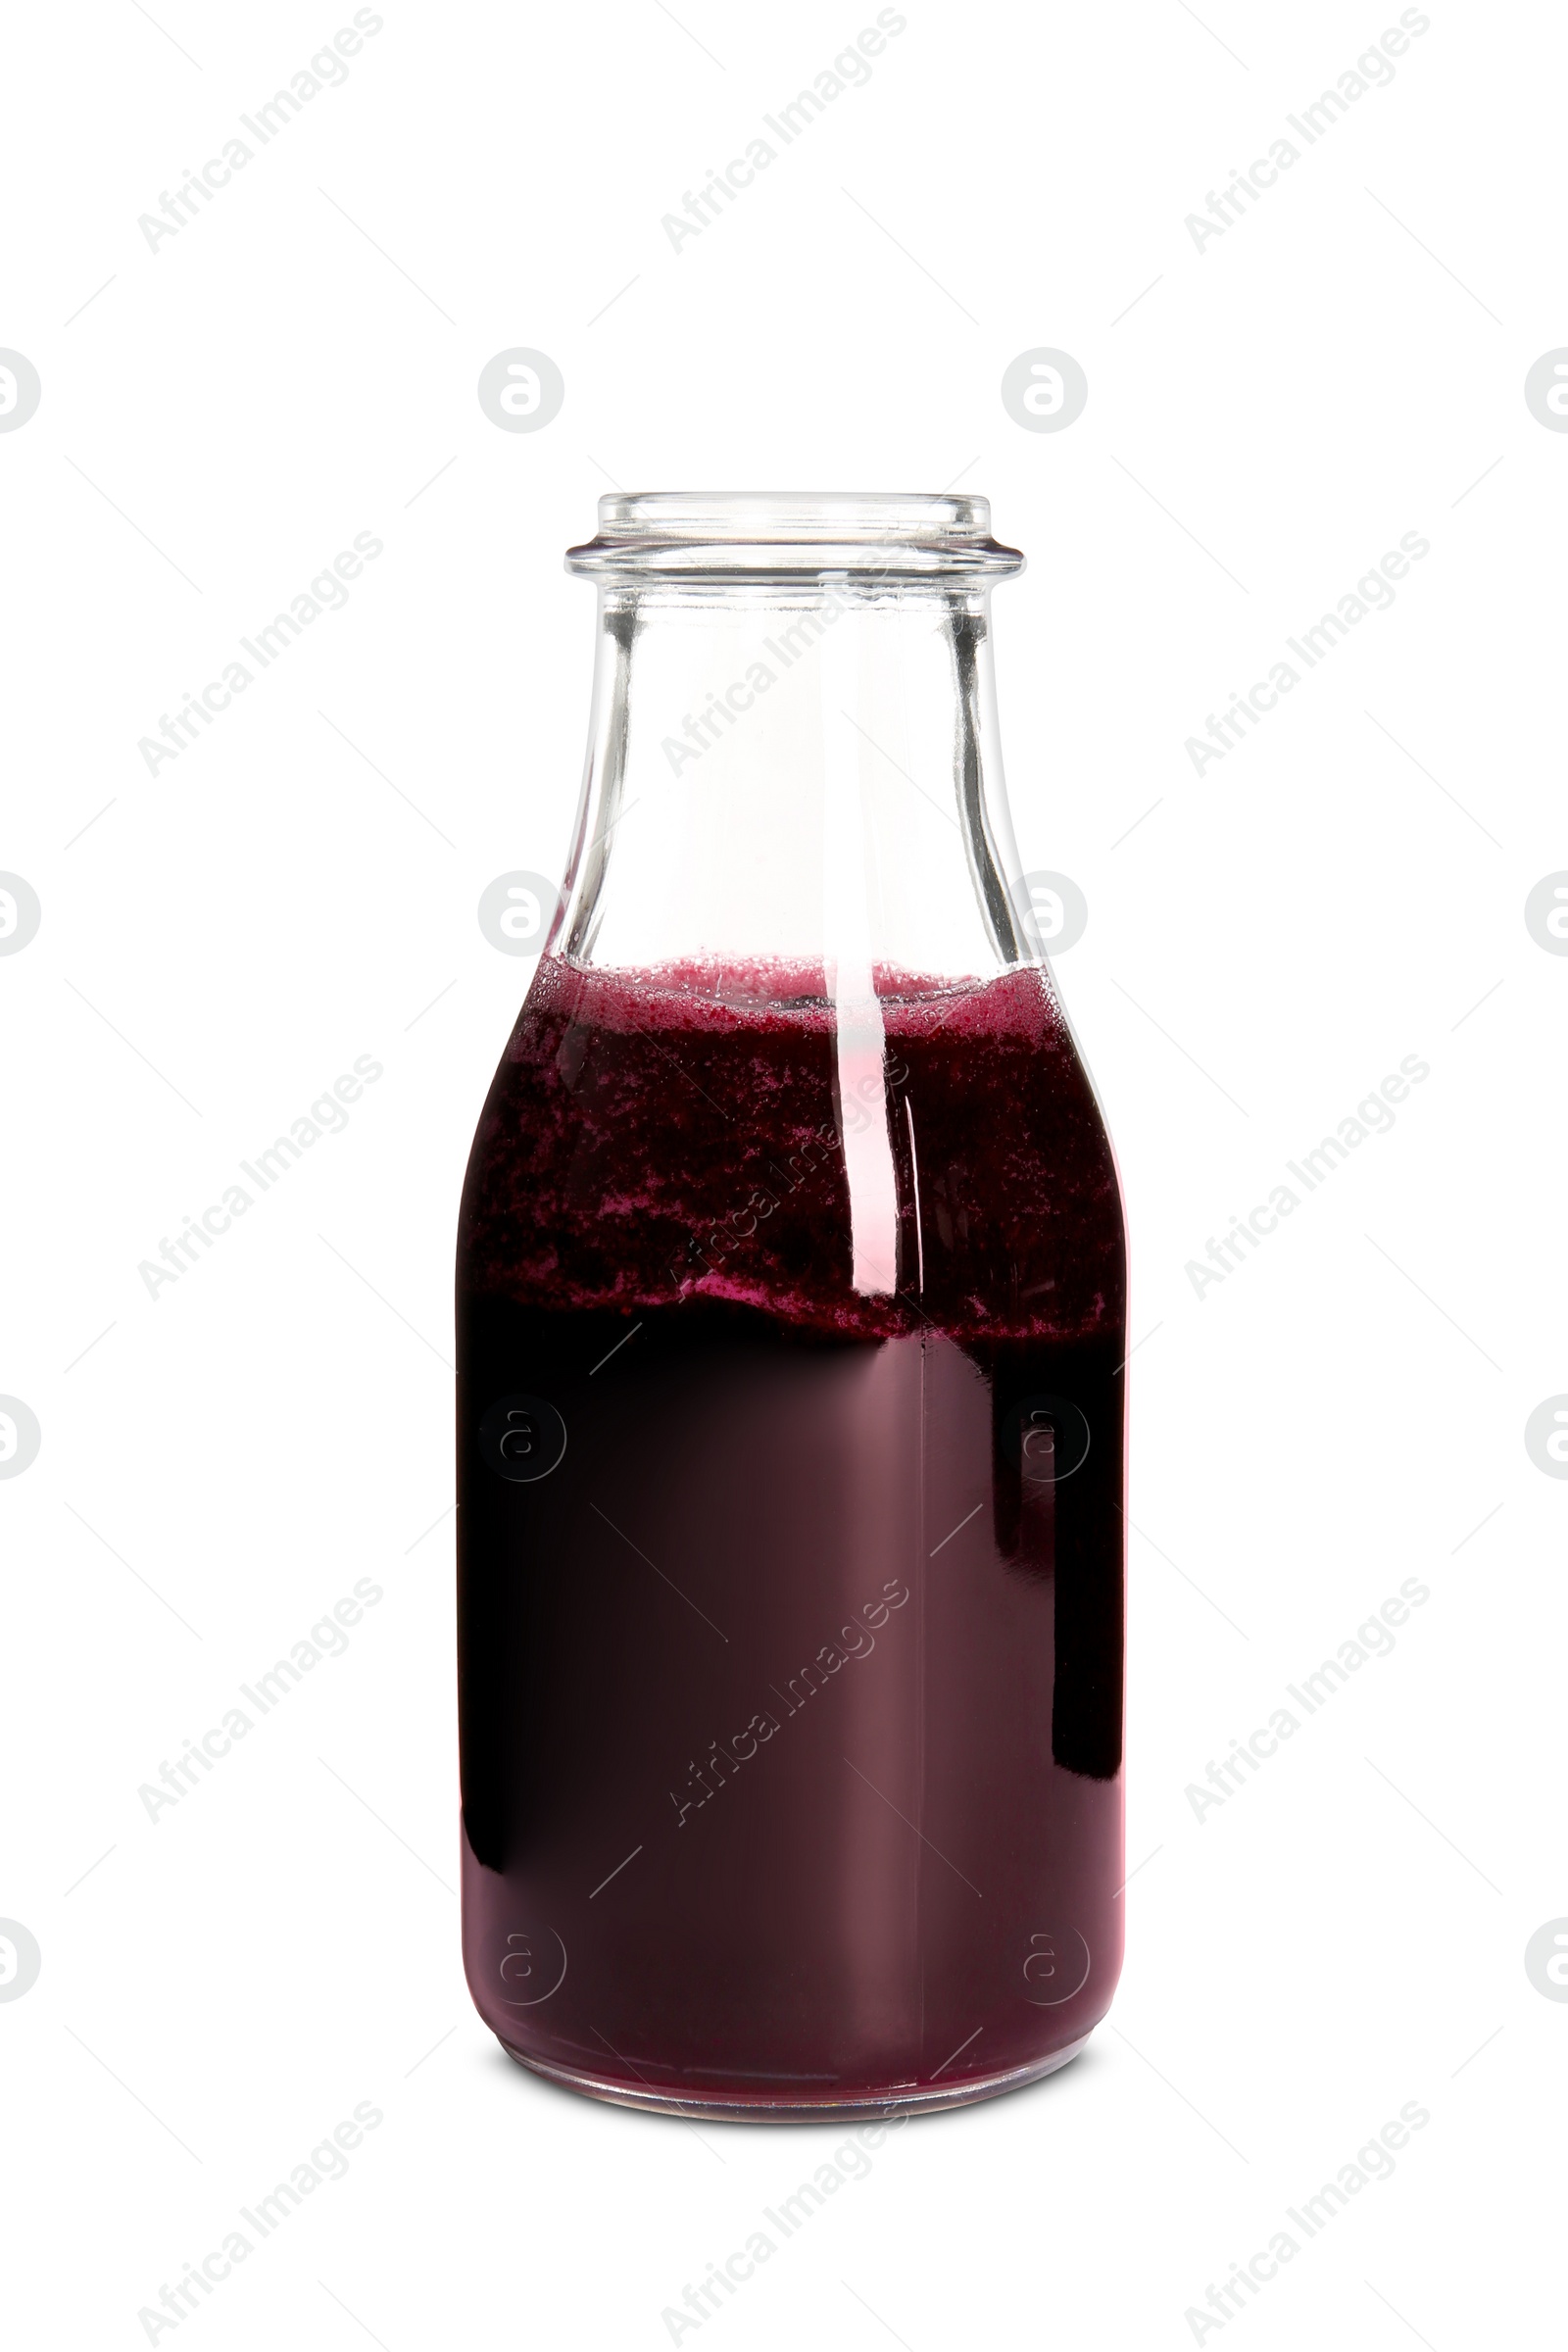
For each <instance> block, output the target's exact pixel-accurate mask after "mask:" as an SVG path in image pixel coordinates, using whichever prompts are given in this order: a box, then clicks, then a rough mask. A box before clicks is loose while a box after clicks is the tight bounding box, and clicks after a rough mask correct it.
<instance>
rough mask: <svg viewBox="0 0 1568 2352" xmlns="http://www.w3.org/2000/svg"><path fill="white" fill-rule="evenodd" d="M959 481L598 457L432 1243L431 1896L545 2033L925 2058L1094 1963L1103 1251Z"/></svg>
mask: <svg viewBox="0 0 1568 2352" xmlns="http://www.w3.org/2000/svg"><path fill="white" fill-rule="evenodd" d="M1021 564H1022V558H1021V557H1020V556H1019V555H1017V554H1016V553H1015V552H1014V551H1013V550H1011V549H1009V548H1006V547H1003V546H1000V545H998V544H997V543H996V542H995V541H994V540H993V539H992V538H991V536H990V515H989V509H988V506H987V503H986V501H985V500H983V499H979V498H965V497H952V496H943V497H912V496H911V497H891V496H864V497H860V496H840V495H831V496H821V497H808V496H799V495H787V496H783V495H781V496H763V495H758V496H716V495H715V496H690V497H688V496H671V495H657V496H635V497H614V498H607V499H604V500H602V501H601V503H600V529H599V535H598V536H597V538H595V539H594V540H593V541H592V542H591V543H590V544H589V545H587V546H585V547H580V548H574V549H573V550H572V551H571V552H570V554H569V555H568V557H567V567H568V569H569V570H571V571H573V572H576V573H578V574H581V575H583V576H586V577H588V578H590V579H592V580H594V581H595V582H596V584H597V588H598V598H599V649H598V662H597V667H596V672H595V682H594V694H593V714H592V723H591V727H590V733H589V748H588V760H587V769H586V775H585V781H584V788H583V796H582V803H581V808H580V811H579V816H578V821H577V827H576V836H575V842H574V845H573V848H572V851H571V856H570V859H569V863H568V866H567V871H566V876H565V881H564V889H563V893H562V898H561V904H560V908H559V911H558V913H557V915H556V918H555V921H554V924H553V926H552V928H551V929H550V931H549V934H548V937H547V940H546V944H545V947H544V951H543V953H542V955H541V957H540V961H539V965H538V969H537V972H536V975H535V978H534V981H533V984H532V986H531V988H530V989H529V991H528V995H527V999H526V1002H525V1003H524V1005H523V1006H522V1010H521V1012H520V1014H519V1016H518V1020H517V1023H516V1027H515V1031H514V1033H513V1036H512V1039H511V1042H510V1043H509V1045H508V1047H507V1050H506V1053H505V1054H504V1055H503V1057H502V1060H501V1064H500V1067H499V1069H498V1071H497V1073H496V1078H495V1081H494V1084H493V1086H492V1087H491V1090H490V1094H489V1097H488V1100H487V1102H486V1103H485V1107H484V1111H483V1113H482V1115H481V1118H480V1121H479V1126H478V1131H477V1134H476V1137H475V1140H474V1145H473V1152H472V1156H471V1159H470V1161H469V1166H468V1173H467V1180H466V1188H465V1192H464V1198H463V1207H462V1217H461V1234H460V1241H459V1251H458V1298H457V1307H458V1346H459V1382H458V1478H459V1498H460V1515H459V1560H460V1570H459V1574H460V1699H461V1716H462V1740H463V1820H464V1855H463V1867H464V1951H465V1961H466V1970H467V1975H468V1983H469V1986H470V1988H471V1991H472V1994H473V1998H474V2001H475V2003H476V2005H477V2007H478V2009H479V2013H480V2015H481V2016H482V2017H483V2018H484V2020H485V2022H486V2023H487V2024H488V2025H490V2026H491V2027H492V2028H493V2030H494V2031H495V2033H496V2034H497V2035H498V2036H499V2037H500V2039H501V2041H502V2042H503V2043H504V2044H505V2046H506V2047H507V2049H508V2050H509V2051H510V2052H511V2053H512V2055H513V2056H514V2057H515V2058H517V2059H519V2060H521V2061H522V2062H523V2063H524V2064H525V2065H527V2066H529V2067H532V2068H535V2069H536V2070H537V2071H538V2072H540V2073H541V2074H544V2075H547V2076H550V2077H551V2078H553V2079H554V2080H556V2081H557V2082H564V2083H568V2084H570V2085H573V2086H574V2087H576V2088H578V2089H580V2090H584V2091H589V2092H592V2093H595V2094H597V2095H599V2096H601V2097H605V2098H610V2099H615V2100H619V2101H622V2102H624V2103H626V2104H628V2105H632V2106H641V2107H652V2108H656V2109H660V2110H663V2111H665V2112H676V2113H691V2114H702V2115H711V2116H727V2115H737V2114H742V2115H745V2114H757V2113H772V2114H778V2115H784V2116H791V2115H821V2116H839V2115H848V2114H852V2113H857V2112H859V2111H861V2110H864V2109H867V2108H871V2107H875V2108H877V2109H886V2108H895V2107H899V2106H907V2107H909V2108H913V2109H928V2108H935V2107H941V2106H948V2105H955V2104H958V2103H961V2102H963V2101H966V2100H970V2099H975V2098H980V2097H984V2096H987V2095H989V2094H990V2093H993V2092H996V2091H1000V2090H1004V2089H1007V2088H1010V2087H1012V2086H1013V2085H1015V2084H1018V2083H1022V2082H1030V2081H1033V2080H1034V2079H1035V2078H1036V2077H1038V2076H1040V2075H1043V2074H1046V2073H1048V2072H1050V2071H1051V2069H1052V2068H1054V2067H1055V2066H1059V2065H1061V2064H1062V2063H1064V2062H1065V2061H1066V2060H1067V2059H1068V2058H1070V2057H1071V2056H1073V2055H1074V2053H1075V2052H1076V2051H1077V2050H1078V2049H1079V2048H1080V2047H1081V2046H1082V2043H1083V2041H1084V2039H1085V2037H1086V2036H1087V2034H1089V2032H1090V2030H1091V2028H1092V2027H1093V2026H1094V2025H1095V2023H1096V2022H1097V2020H1098V2019H1099V2018H1101V2017H1102V2016H1103V2014H1104V2011H1105V2009H1106V2007H1107V2005H1108V2003H1109V1999H1110V1995H1111V1991H1112V1988H1113V1986H1114V1984H1115V1981H1116V1976H1117V1973H1118V1969H1119V1965H1120V1950H1121V1934H1120V1905H1119V1902H1118V1901H1117V1899H1116V1898H1117V1893H1118V1889H1119V1887H1120V1885H1121V1880H1122V1875H1123V1874H1122V1780H1121V1761H1122V1617H1123V1550H1124V1539H1123V1524H1124V1522H1123V1516H1122V1503H1123V1426H1124V1398H1123V1365H1124V1359H1125V1356H1126V1352H1127V1349H1126V1339H1125V1295H1126V1261H1125V1244H1124V1237H1123V1224H1122V1210H1121V1201H1120V1194H1119V1188H1118V1182H1117V1176H1116V1170H1115V1165H1114V1161H1113V1158H1112V1155H1111V1151H1110V1146H1109V1143H1108V1140H1107V1138H1106V1135H1105V1131H1104V1127H1103V1121H1102V1118H1101V1114H1100V1110H1099V1107H1098V1105H1097V1103H1096V1100H1095V1096H1094V1092H1093V1089H1092V1087H1091V1084H1090V1081H1089V1078H1088V1076H1087V1073H1086V1071H1085V1068H1084V1065H1083V1063H1082V1061H1081V1059H1080V1057H1079V1055H1078V1053H1077V1051H1076V1049H1075V1047H1074V1044H1073V1040H1072V1037H1071V1034H1070V1032H1069V1029H1068V1026H1067V1023H1066V1020H1065V1017H1064V1015H1063V1013H1062V1010H1061V1007H1060V1004H1059V1001H1058V998H1057V995H1056V990H1055V985H1054V980H1053V978H1052V975H1051V972H1050V970H1049V968H1048V966H1047V963H1046V961H1045V958H1044V956H1043V955H1042V953H1041V951H1040V947H1039V942H1038V934H1037V929H1036V926H1035V925H1034V924H1033V923H1032V921H1031V919H1030V912H1029V905H1028V900H1027V897H1026V896H1025V894H1024V893H1023V890H1022V886H1021V884H1020V881H1019V877H1018V870H1017V858H1016V854H1015V852H1014V849H1013V846H1012V840H1011V834H1010V829H1009V824H1008V819H1007V814H1006V809H1005V801H1004V797H1003V787H1002V770H1001V759H1000V754H999V749H998V735H997V720H996V711H995V704H994V697H993V685H992V670H991V650H990V637H989V613H988V598H989V592H990V588H991V585H992V582H993V581H994V580H996V579H999V578H1002V577H1004V576H1005V575H1006V574H1008V573H1010V572H1013V571H1016V570H1017V569H1019V568H1020V566H1021Z"/></svg>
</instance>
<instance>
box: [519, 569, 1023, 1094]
mask: <svg viewBox="0 0 1568 2352" xmlns="http://www.w3.org/2000/svg"><path fill="white" fill-rule="evenodd" d="M1017 871H1018V865H1017V857H1016V853H1015V851H1014V848H1013V844H1012V836H1011V829H1010V825H1009V822H1008V818H1007V813H1006V808H1005V799H1004V797H1003V789H1002V776H1001V759H1000V752H999V748H998V740H997V722H996V705H995V696H994V690H993V682H992V670H991V650H990V637H989V614H988V598H987V592H986V589H985V587H984V586H982V585H977V584H976V583H975V582H973V581H963V582H957V581H949V582H946V583H944V582H943V581H942V580H941V579H940V578H936V579H931V580H920V581H917V582H911V581H909V580H907V579H901V580H899V581H898V582H897V583H890V582H888V581H885V580H884V581H877V580H876V579H875V578H874V577H873V578H871V579H869V580H868V579H866V578H865V577H863V576H854V575H839V576H836V577H834V576H829V577H825V578H823V577H817V578H810V577H807V578H802V579H798V580H787V579H768V580H750V581H745V582H739V581H723V582H721V583H714V582H698V581H692V582H676V581H671V580H663V579H653V580H649V581H639V582H628V581H624V580H622V581H616V580H607V581H604V582H603V583H602V584H601V586H600V591H599V648H598V659H597V662H596V667H595V678H594V703H593V717H592V724H591V729H590V736H589V750H588V761H587V769H586V774H585V779H584V791H583V799H582V805H581V809H580V812H579V820H578V828H577V837H576V842H575V846H574V848H573V852H572V857H571V861H570V864H569V867H568V870H567V875H566V885H565V892H564V907H563V911H562V914H561V916H560V918H559V920H558V923H557V926H556V928H555V930H554V932H553V934H552V937H551V941H550V949H551V952H553V953H554V954H555V955H557V956H564V957H566V958H567V959H569V960H570V961H572V962H574V963H578V964H584V965H592V966H600V967H614V968H619V969H624V970H631V971H644V970H649V969H652V968H657V967H663V968H668V967H676V968H677V969H679V968H683V967H686V968H689V969H690V973H691V977H692V981H693V984H694V985H699V986H709V987H717V988H719V989H720V990H721V991H722V993H724V994H725V995H730V994H735V995H737V996H738V997H740V998H743V999H744V998H745V997H747V996H751V995H760V996H761V997H764V998H766V997H772V996H776V995H778V994H780V993H784V994H789V995H792V996H800V995H813V996H814V995H819V996H821V997H822V998H824V999H825V1000H827V1001H829V1002H831V1003H832V1004H833V1005H835V1007H836V1008H837V1011H838V1016H839V1017H838V1024H837V1025H838V1027H839V1029H840V1031H841V1042H848V1039H849V1037H850V1035H851V1034H852V1033H854V1032H855V1031H857V1029H858V1030H862V1031H864V1033H865V1034H864V1040H863V1043H864V1049H865V1051H866V1052H867V1053H870V1052H871V1051H872V1050H873V1047H874V1043H875V1038H874V1035H873V1032H876V1033H878V1034H879V1029H880V1024H879V1022H878V1021H877V1020H876V1018H875V1006H876V1000H877V997H878V995H879V993H880V994H887V993H889V992H890V991H891V992H894V993H899V992H902V991H904V990H906V989H907V988H909V987H911V986H912V987H915V988H917V989H920V990H924V989H926V988H929V987H933V986H938V987H940V986H944V985H947V986H951V985H953V984H956V983H960V982H968V983H971V984H972V983H974V982H976V981H980V980H984V979H987V978H989V977H992V976H994V975H995V974H996V973H998V972H1000V971H1003V970H1005V969H1007V968H1008V967H1010V966H1012V965H1014V964H1016V963H1019V962H1030V961H1034V960H1037V956H1036V952H1035V949H1034V947H1033V946H1032V944H1031V942H1030V939H1029V937H1028V935H1027V932H1026V929H1025V925H1024V923H1023V921H1022V920H1021V919H1020V915H1019V913H1018V910H1017V902H1016V899H1015V896H1014V891H1015V885H1016V877H1017ZM699 974H701V978H699Z"/></svg>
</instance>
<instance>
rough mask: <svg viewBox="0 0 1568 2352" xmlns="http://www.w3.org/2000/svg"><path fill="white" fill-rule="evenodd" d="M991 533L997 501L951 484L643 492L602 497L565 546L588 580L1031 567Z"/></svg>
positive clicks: (978, 572)
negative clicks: (580, 536) (591, 532)
mask: <svg viewBox="0 0 1568 2352" xmlns="http://www.w3.org/2000/svg"><path fill="white" fill-rule="evenodd" d="M1023 563H1024V559H1023V557H1022V556H1021V555H1020V554H1019V552H1018V550H1017V549H1016V548H1014V547H1005V546H1003V545H1002V544H1001V543H1000V542H999V541H997V540H995V539H993V538H992V536H991V502H990V500H989V499H986V498H978V497H972V496H968V495H959V494H956V493H954V492H951V491H936V492H923V491H884V490H867V491H848V490H638V491H617V492H615V493H613V495H611V496H608V497H605V498H602V499H601V500H600V501H599V530H598V534H597V536H596V537H594V538H593V539H590V540H588V541H587V542H586V543H585V544H584V545H583V546H581V547H572V548H568V549H567V550H566V569H567V570H568V571H570V572H576V573H579V574H582V575H585V576H588V577H597V578H607V577H609V578H627V577H629V578H637V577H641V576H643V575H647V574H652V575H656V576H660V577H663V578H680V579H726V578H728V579H734V578H753V579H778V578H795V577H799V576H800V575H801V574H803V573H805V574H806V575H808V576H810V577H823V576H826V575H828V574H833V573H841V572H842V573H848V574H853V575H854V576H855V577H856V579H857V580H858V582H859V583H860V584H862V585H863V584H864V583H865V582H866V581H867V579H868V578H869V579H874V578H876V577H877V576H879V575H880V576H890V577H894V578H905V577H908V576H911V575H913V576H927V577H929V576H933V575H936V576H954V575H956V576H959V577H964V578H975V577H979V578H985V579H999V578H1005V577H1006V576H1007V575H1008V574H1009V573H1011V572H1016V571H1021V570H1022V569H1023Z"/></svg>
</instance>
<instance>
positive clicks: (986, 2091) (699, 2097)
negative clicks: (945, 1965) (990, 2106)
mask: <svg viewBox="0 0 1568 2352" xmlns="http://www.w3.org/2000/svg"><path fill="white" fill-rule="evenodd" d="M496 2039H497V2040H498V2041H500V2042H501V2047H502V2048H503V2049H504V2050H505V2051H506V2053H507V2056H508V2057H509V2058H512V2059H515V2061H516V2063H517V2065H518V2066H525V2067H526V2068H527V2069H528V2072H529V2073H530V2074H534V2075H542V2076H543V2077H544V2079H545V2080H546V2082H558V2083H560V2084H561V2086H562V2087H563V2089H565V2090H576V2091H581V2092H582V2094H583V2096H584V2097H585V2098H590V2099H605V2100H607V2101H609V2102H610V2104H611V2105H613V2106H615V2107H638V2108H641V2109H642V2110H643V2111H644V2113H645V2114H649V2115H673V2116H680V2117H686V2118H697V2117H701V2118H702V2119H703V2120H704V2121H705V2122H708V2123H715V2124H726V2123H730V2124H748V2123H786V2124H812V2123H814V2124H839V2123H864V2122H866V2121H867V2120H868V2119H870V2118H873V2117H879V2116H887V2115H894V2114H900V2115H937V2114H940V2113H941V2112H942V2110H943V2109H944V2108H948V2107H972V2106H973V2105H975V2103H976V2102H977V2101H978V2100H980V2099H995V2098H1000V2097H1001V2095H1002V2093H1003V2092H1004V2091H1008V2090H1022V2089H1024V2088H1025V2087H1026V2085H1027V2084H1029V2083H1031V2082H1041V2081H1042V2080H1043V2079H1044V2078H1045V2077H1046V2076H1047V2075H1054V2074H1055V2073H1056V2072H1057V2070H1058V2069H1059V2068H1061V2067H1064V2066H1067V2065H1069V2064H1070V2063H1071V2061H1072V2060H1073V2059H1074V2058H1076V2057H1077V2055H1078V2053H1079V2051H1080V2050H1081V2049H1082V2048H1083V2047H1084V2044H1085V2043H1086V2042H1087V2041H1088V2039H1089V2035H1088V2034H1081V2035H1080V2036H1079V2038H1078V2039H1077V2040H1076V2041H1070V2042H1068V2043H1067V2045H1066V2047H1065V2048H1064V2049H1059V2050H1053V2051H1051V2052H1050V2054H1049V2055H1048V2056H1047V2057H1044V2058H1037V2059H1034V2060H1032V2061H1031V2062H1030V2064H1029V2065H1027V2066H1011V2067H1007V2068H1005V2069H1004V2071H1003V2072H1002V2073H1000V2074H995V2075H971V2076H968V2077H966V2078H965V2079H964V2080H963V2081H962V2082H955V2083H952V2084H951V2085H949V2084H939V2083H935V2082H927V2083H912V2082H911V2083H892V2084H889V2086H888V2087H887V2088H886V2089H884V2090H879V2091H865V2092H862V2093H858V2094H857V2095H856V2096H855V2097H854V2098H835V2097H834V2096H833V2095H832V2094H831V2093H828V2094H826V2095H824V2096H818V2097H814V2098H805V2097H800V2096H794V2097H772V2096H769V2095H768V2094H767V2093H765V2092H764V2093H755V2092H751V2091H737V2092H735V2093H734V2094H733V2095H728V2094H723V2093H715V2092H712V2091H702V2092H697V2093H694V2094H688V2093H687V2092H685V2091H678V2090H666V2089H663V2088H661V2087H660V2086H658V2085H657V2084H655V2083H652V2082H650V2083H648V2084H646V2085H636V2086H631V2085H628V2084H626V2083H624V2082H608V2081H606V2079H605V2078H604V2076H602V2075H590V2074H584V2073H582V2072H580V2071H579V2070H578V2069H577V2068H576V2067H570V2066H554V2065H551V2064H550V2063H549V2062H548V2061H546V2060H544V2059H542V2058H532V2057H529V2056H528V2054H527V2053H526V2052H525V2051H523V2050H519V2049H516V2048H515V2046H514V2045H513V2043H511V2042H510V2041H506V2040H503V2039H502V2036H501V2035H500V2034H497V2036H496Z"/></svg>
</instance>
